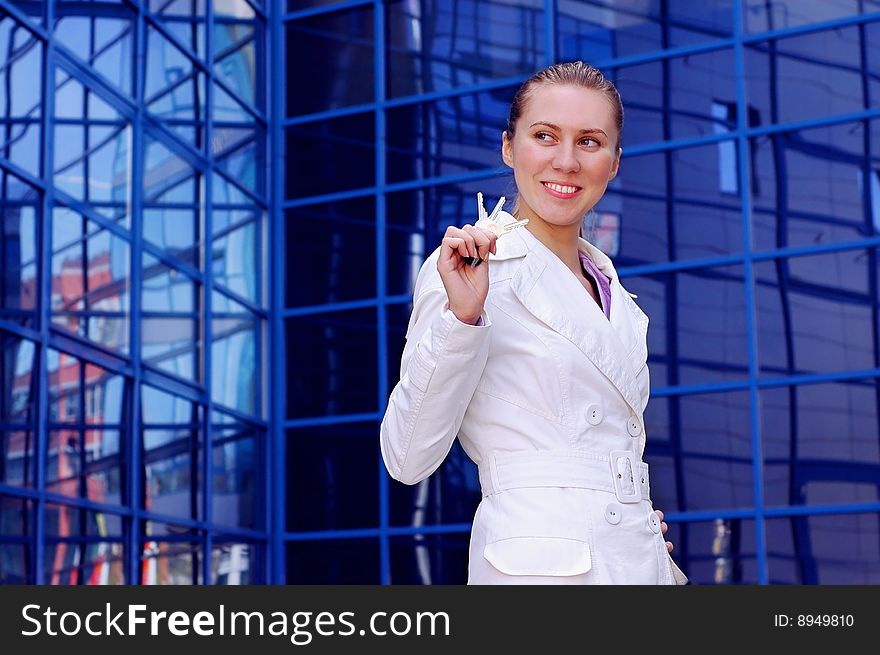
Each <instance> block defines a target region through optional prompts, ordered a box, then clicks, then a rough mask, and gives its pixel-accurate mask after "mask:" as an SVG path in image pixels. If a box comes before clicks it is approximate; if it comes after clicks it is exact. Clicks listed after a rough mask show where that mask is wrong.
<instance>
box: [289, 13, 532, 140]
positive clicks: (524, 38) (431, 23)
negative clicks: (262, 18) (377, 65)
mask: <svg viewBox="0 0 880 655" xmlns="http://www.w3.org/2000/svg"><path fill="white" fill-rule="evenodd" d="M544 9H545V4H544V2H543V0H511V1H509V2H504V3H501V2H453V3H428V2H409V1H406V0H394V1H393V2H390V3H388V6H387V8H386V14H385V15H386V24H387V27H386V31H387V36H386V39H387V45H386V59H387V61H388V71H387V78H388V79H387V85H388V95H389V97H392V98H396V97H399V96H407V95H413V94H417V93H427V92H431V91H445V90H449V89H454V88H458V87H461V86H467V85H471V84H480V83H483V82H491V81H493V80H498V79H504V78H509V77H523V78H525V77H527V76H528V75H531V74H532V73H533V72H534V71H536V70H538V69H539V68H541V66H542V65H543V64H544V61H545V52H544V48H545V47H546V44H545V43H544V20H545V19H544ZM288 40H289V39H288ZM288 47H289V46H288ZM365 59H366V61H371V60H372V58H371V57H369V56H367V57H366V58H365ZM326 78H327V79H329V80H334V79H336V78H335V76H334V75H333V74H329V75H327V76H326ZM498 129H499V131H500V130H501V129H502V128H501V127H499V128H498Z"/></svg>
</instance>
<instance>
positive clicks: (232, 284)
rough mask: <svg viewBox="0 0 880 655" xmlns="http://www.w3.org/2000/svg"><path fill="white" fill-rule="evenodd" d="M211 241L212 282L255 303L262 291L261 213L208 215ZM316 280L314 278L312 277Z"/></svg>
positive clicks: (239, 211)
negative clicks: (209, 216)
mask: <svg viewBox="0 0 880 655" xmlns="http://www.w3.org/2000/svg"><path fill="white" fill-rule="evenodd" d="M211 220H212V228H213V232H214V240H213V245H212V248H211V262H212V264H213V274H214V283H215V284H219V285H222V286H224V287H226V288H227V289H229V290H230V291H232V292H234V293H237V294H238V295H240V296H241V297H243V298H245V299H247V300H250V301H251V302H253V303H256V304H262V302H263V298H264V292H263V289H262V288H261V282H262V281H263V280H264V279H265V275H261V274H260V269H261V267H262V261H263V257H262V253H264V252H265V251H266V248H265V243H264V238H263V235H264V231H263V224H264V214H263V212H262V211H261V210H260V209H259V208H254V209H250V210H249V209H232V208H230V209H218V208H217V206H216V205H215V207H214V211H213V213H212V215H211ZM316 277H317V276H316Z"/></svg>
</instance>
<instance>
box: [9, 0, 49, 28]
mask: <svg viewBox="0 0 880 655" xmlns="http://www.w3.org/2000/svg"><path fill="white" fill-rule="evenodd" d="M9 4H11V5H12V6H13V7H15V8H16V9H18V10H19V11H20V12H22V13H23V14H24V15H25V16H27V17H28V18H30V19H31V20H32V21H34V22H35V23H37V24H39V25H43V24H44V23H45V22H46V4H47V3H46V2H43V0H9Z"/></svg>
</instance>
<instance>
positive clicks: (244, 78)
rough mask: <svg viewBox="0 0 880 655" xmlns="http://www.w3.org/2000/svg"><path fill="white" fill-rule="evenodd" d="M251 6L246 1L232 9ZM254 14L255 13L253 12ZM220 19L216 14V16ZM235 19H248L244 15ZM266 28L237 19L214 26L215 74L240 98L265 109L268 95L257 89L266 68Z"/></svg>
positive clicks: (217, 23)
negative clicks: (264, 103)
mask: <svg viewBox="0 0 880 655" xmlns="http://www.w3.org/2000/svg"><path fill="white" fill-rule="evenodd" d="M244 7H247V5H246V4H245V3H244V2H241V3H239V4H238V5H236V6H234V7H231V8H232V9H233V11H234V10H236V9H239V8H244ZM251 13H252V12H251ZM215 16H216V14H215ZM234 17H235V18H238V19H242V18H246V16H244V15H237V16H234ZM264 29H265V28H264V26H263V25H262V24H260V23H257V24H254V23H253V22H245V21H242V20H237V21H235V22H230V21H227V20H225V19H224V20H223V22H216V23H215V24H214V40H213V42H212V47H213V48H214V74H215V75H216V76H217V78H218V79H221V80H223V82H225V83H226V85H227V86H229V88H231V89H232V90H233V91H235V92H236V93H237V94H238V97H239V98H241V99H242V100H244V101H245V102H247V103H248V104H250V105H251V106H254V107H261V108H262V104H263V98H264V96H265V94H264V93H262V91H261V90H260V89H259V88H258V87H257V84H258V79H259V77H258V71H260V70H264V69H265V67H266V63H265V55H264V48H263V47H262V41H263V36H262V35H263V32H264Z"/></svg>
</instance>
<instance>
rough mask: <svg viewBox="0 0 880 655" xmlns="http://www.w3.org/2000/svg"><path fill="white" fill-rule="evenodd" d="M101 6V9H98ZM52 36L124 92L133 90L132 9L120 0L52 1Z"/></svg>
mask: <svg viewBox="0 0 880 655" xmlns="http://www.w3.org/2000/svg"><path fill="white" fill-rule="evenodd" d="M98 7H100V9H98ZM54 31H55V38H56V39H58V41H60V42H61V43H62V44H64V45H65V46H66V47H67V48H69V49H70V50H71V51H72V52H73V53H74V54H75V55H76V56H77V57H79V58H80V59H82V60H83V61H84V62H85V63H87V64H88V65H89V66H90V67H91V68H93V69H94V70H96V71H97V72H99V73H101V74H102V75H103V76H104V77H106V78H107V79H108V80H109V81H110V82H111V83H113V84H114V85H116V86H117V87H118V88H119V89H120V90H121V91H122V92H123V93H125V94H128V95H130V94H132V93H133V89H132V76H131V72H132V71H131V61H132V59H133V56H134V50H133V46H134V32H135V20H134V11H132V10H131V9H130V8H129V7H128V5H127V4H125V3H123V2H105V1H103V0H85V1H84V2H56V3H55V25H54Z"/></svg>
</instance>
